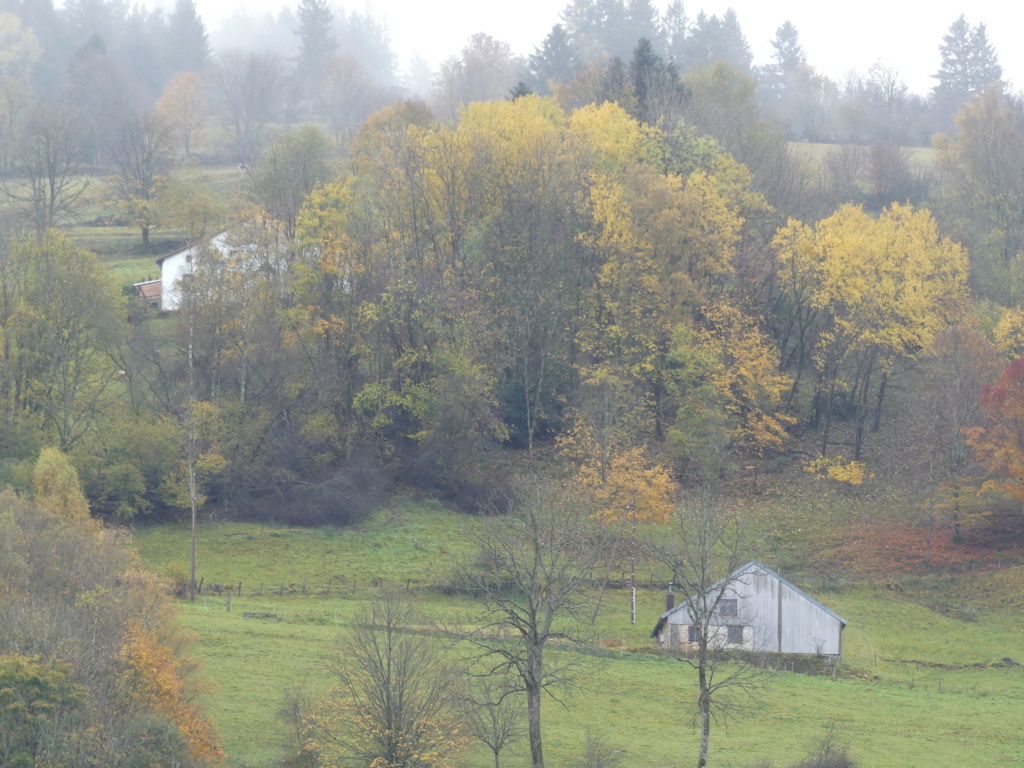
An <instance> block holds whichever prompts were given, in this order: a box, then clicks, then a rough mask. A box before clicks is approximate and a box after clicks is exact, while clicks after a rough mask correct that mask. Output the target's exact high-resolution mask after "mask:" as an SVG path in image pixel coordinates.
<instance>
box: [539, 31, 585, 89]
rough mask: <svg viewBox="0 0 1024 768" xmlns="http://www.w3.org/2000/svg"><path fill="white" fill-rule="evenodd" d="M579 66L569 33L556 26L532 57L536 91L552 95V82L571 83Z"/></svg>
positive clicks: (577, 56) (577, 55)
mask: <svg viewBox="0 0 1024 768" xmlns="http://www.w3.org/2000/svg"><path fill="white" fill-rule="evenodd" d="M579 66H580V60H579V53H578V52H577V50H576V47H575V46H574V45H573V44H572V42H570V40H569V33H568V32H566V30H565V27H563V26H562V25H561V24H555V26H553V27H552V28H551V31H550V32H549V33H548V36H547V37H545V38H544V42H543V43H541V46H540V48H536V49H534V52H533V54H532V55H531V56H530V61H529V71H530V76H531V78H532V80H533V88H534V90H536V91H537V92H538V93H543V94H548V93H550V87H549V85H548V84H549V83H550V82H551V81H552V80H556V81H558V82H562V83H567V82H569V81H570V80H571V79H572V76H573V74H574V73H575V72H576V70H577V69H579Z"/></svg>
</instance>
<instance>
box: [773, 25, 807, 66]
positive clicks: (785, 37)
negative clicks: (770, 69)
mask: <svg viewBox="0 0 1024 768" xmlns="http://www.w3.org/2000/svg"><path fill="white" fill-rule="evenodd" d="M805 58H806V57H805V56H804V49H803V47H802V46H801V45H800V33H799V32H798V31H797V28H796V27H794V26H793V23H792V22H789V21H787V22H786V23H785V24H783V25H782V26H781V27H779V28H778V29H777V30H776V31H775V39H774V40H772V60H773V61H774V69H775V71H776V72H777V73H778V74H780V75H786V74H790V73H792V72H795V71H796V69H797V67H799V66H800V65H801V64H803V62H804V60H805Z"/></svg>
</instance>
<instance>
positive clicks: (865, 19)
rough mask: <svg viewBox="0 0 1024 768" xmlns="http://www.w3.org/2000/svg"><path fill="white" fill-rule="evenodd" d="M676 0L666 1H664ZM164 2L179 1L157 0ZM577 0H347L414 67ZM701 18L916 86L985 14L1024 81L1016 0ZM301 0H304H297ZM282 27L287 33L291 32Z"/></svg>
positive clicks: (868, 2)
mask: <svg viewBox="0 0 1024 768" xmlns="http://www.w3.org/2000/svg"><path fill="white" fill-rule="evenodd" d="M667 1H668V0H662V1H661V2H660V3H659V5H660V6H662V7H663V6H664V5H665V3H666V2H667ZM149 2H150V4H159V5H163V6H164V7H170V6H172V5H173V0H149ZM566 2H567V0H513V1H512V2H497V1H496V0H440V1H436V2H425V1H424V0H373V1H372V2H364V1H363V0H357V1H356V2H349V3H346V2H340V3H337V4H338V5H340V6H341V7H342V8H345V9H346V10H349V11H363V10H369V12H370V13H371V14H372V15H373V16H374V17H376V18H378V19H381V20H383V21H385V22H386V23H387V26H388V30H389V32H390V35H391V42H392V46H393V48H394V51H395V53H396V54H398V57H399V67H400V69H404V68H405V67H406V64H407V62H408V60H409V58H410V57H411V56H412V55H413V54H414V53H419V54H421V55H422V56H423V57H424V58H426V59H427V60H428V61H429V62H430V64H431V65H432V66H434V67H436V65H437V63H438V62H440V61H441V60H442V59H443V58H445V57H446V56H449V55H451V54H454V53H457V52H458V51H459V50H460V49H461V48H462V46H463V44H464V43H465V41H466V38H468V37H469V36H470V35H471V34H473V33H474V32H487V33H488V34H490V35H493V36H494V37H496V38H498V39H499V40H503V41H505V42H507V43H509V44H511V45H512V48H513V49H514V50H515V51H516V53H519V54H529V53H532V52H533V49H534V46H536V45H537V44H539V43H540V41H541V40H542V39H543V38H544V36H545V35H546V34H547V33H548V31H549V30H550V29H551V27H552V25H554V24H556V23H558V21H559V13H560V12H561V10H562V9H563V8H564V7H565V5H566ZM684 3H685V7H686V11H687V14H688V15H689V16H690V17H691V18H692V17H695V16H696V15H697V13H698V12H699V11H700V10H701V9H703V10H704V11H705V12H706V13H708V14H721V13H723V12H724V11H725V10H726V9H727V8H729V7H732V8H733V9H734V10H735V11H736V14H737V16H738V17H739V20H740V24H741V26H742V27H743V32H744V34H746V36H747V40H748V41H749V43H750V45H751V47H752V48H753V51H754V59H755V63H756V64H762V63H765V62H766V61H767V60H768V58H769V55H770V50H771V48H770V44H769V41H770V40H771V39H772V38H773V37H774V36H775V30H776V29H777V28H778V27H779V25H781V24H782V23H783V22H784V21H787V20H788V21H791V22H793V24H795V25H796V27H797V29H798V30H799V31H800V39H801V42H802V44H803V47H804V50H805V51H806V53H807V58H808V61H809V63H810V64H811V66H813V67H815V68H816V69H817V70H818V71H819V72H821V73H823V74H825V75H827V76H829V77H831V78H832V79H834V80H842V79H843V76H844V74H845V73H846V72H848V71H849V70H851V69H852V70H857V71H858V72H861V73H865V72H866V71H867V69H868V67H870V66H871V64H872V63H874V62H875V61H878V60H882V61H884V62H885V63H887V64H890V65H893V66H895V67H896V68H897V69H898V70H899V71H900V72H901V74H902V75H903V78H904V79H905V80H906V81H907V83H908V85H909V86H910V89H911V90H912V91H914V92H917V93H922V94H923V93H926V92H927V91H929V90H930V89H931V87H932V85H933V84H934V81H933V80H932V79H931V77H930V75H932V74H934V73H935V71H936V70H937V69H938V66H939V54H938V46H939V44H940V42H941V40H942V36H943V35H944V34H945V33H946V31H947V30H948V29H949V25H950V24H951V23H952V22H953V21H954V20H955V19H956V18H957V16H959V15H960V14H961V13H964V14H966V16H967V19H968V21H970V22H971V24H972V25H973V24H977V23H979V22H984V23H985V24H986V26H987V28H988V34H989V40H990V41H991V42H992V44H993V45H994V46H995V48H996V51H997V52H998V54H999V61H1000V63H1001V64H1002V65H1003V71H1004V77H1005V78H1007V79H1008V80H1010V81H1011V82H1012V84H1013V86H1014V87H1015V88H1020V87H1021V86H1022V84H1024V46H1021V45H1020V44H1019V42H1018V41H1017V37H1018V36H1019V30H1020V22H1021V21H1024V11H1020V10H1017V7H1016V4H1015V3H1011V2H1006V0H1001V1H999V2H997V1H996V0H973V2H970V3H966V2H964V0H955V1H954V0H930V2H928V3H923V2H909V1H908V0H860V1H859V2H856V3H849V4H845V3H844V4H839V3H836V4H829V5H831V7H829V6H828V5H826V4H825V3H822V2H820V0H816V2H810V1H809V0H788V1H787V0H776V2H770V1H769V0H690V2H686V0H684ZM284 4H285V3H284V2H283V1H282V0H246V2H244V3H242V2H240V1H239V2H237V3H236V2H233V1H232V0H196V6H197V8H198V9H199V13H200V14H201V15H202V16H203V18H204V20H205V21H206V23H207V26H208V27H209V28H210V29H211V30H213V29H216V28H217V26H218V25H219V23H220V21H221V20H222V19H223V18H224V17H226V16H227V15H228V14H230V13H231V11H232V10H233V8H234V7H237V6H238V5H244V7H245V8H247V9H249V10H250V11H255V10H257V9H268V10H273V11H276V10H278V9H279V8H280V7H281V6H282V5H284ZM289 4H290V5H291V6H292V7H293V8H294V7H295V6H296V5H297V0H291V2H290V3H289ZM288 33H289V32H288V31H285V30H282V34H288Z"/></svg>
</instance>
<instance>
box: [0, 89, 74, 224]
mask: <svg viewBox="0 0 1024 768" xmlns="http://www.w3.org/2000/svg"><path fill="white" fill-rule="evenodd" d="M83 156H84V151H83V147H82V144H81V137H80V134H79V125H78V118H77V116H76V115H75V113H74V112H72V111H71V110H69V109H66V108H62V107H48V106H43V105H40V106H37V107H36V108H35V109H33V111H32V113H31V114H30V116H29V118H28V120H27V122H26V124H25V126H24V129H23V130H22V131H21V132H20V135H19V138H18V139H17V140H16V141H15V143H14V148H13V151H12V158H11V162H12V165H13V167H14V169H15V172H16V173H17V176H18V181H15V180H9V179H5V180H4V181H2V182H0V193H2V194H3V195H4V197H6V198H7V199H8V201H10V202H11V203H13V204H14V205H15V206H16V207H17V208H18V209H20V210H21V211H23V215H24V217H25V218H26V219H27V220H28V221H29V222H31V224H32V226H33V228H34V229H35V231H36V233H37V234H39V235H42V233H43V232H44V231H45V230H47V229H48V228H50V227H53V226H56V225H58V224H62V223H65V222H67V221H69V220H73V219H74V218H75V217H76V216H77V214H78V209H79V203H80V202H82V200H81V198H82V195H83V194H85V192H86V190H87V189H88V187H89V182H88V180H87V179H85V178H83V174H82V162H83Z"/></svg>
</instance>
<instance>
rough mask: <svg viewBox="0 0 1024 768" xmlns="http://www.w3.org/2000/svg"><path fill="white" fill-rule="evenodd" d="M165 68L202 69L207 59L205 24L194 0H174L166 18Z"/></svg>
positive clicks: (208, 48) (174, 70) (171, 69)
mask: <svg viewBox="0 0 1024 768" xmlns="http://www.w3.org/2000/svg"><path fill="white" fill-rule="evenodd" d="M166 59H167V69H168V72H169V73H170V74H172V75H173V74H177V73H178V72H201V71H202V70H203V69H205V68H206V65H207V64H208V63H209V61H210V42H209V38H208V35H207V34H206V25H205V24H204V23H203V20H202V19H201V18H199V14H198V13H197V12H196V4H195V2H193V0H176V2H175V4H174V10H173V11H171V14H170V16H168V17H167V53H166Z"/></svg>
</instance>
